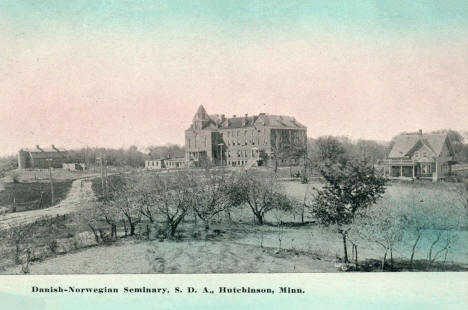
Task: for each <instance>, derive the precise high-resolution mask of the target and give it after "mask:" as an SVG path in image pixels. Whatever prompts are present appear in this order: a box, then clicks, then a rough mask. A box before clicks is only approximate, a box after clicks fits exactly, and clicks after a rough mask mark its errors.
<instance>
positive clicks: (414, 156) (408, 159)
mask: <svg viewBox="0 0 468 310" xmlns="http://www.w3.org/2000/svg"><path fill="white" fill-rule="evenodd" d="M394 142H395V143H394V145H393V147H392V149H391V151H390V153H389V155H388V157H387V159H386V160H385V174H386V175H387V176H388V177H389V178H397V179H419V178H420V179H432V180H433V181H438V180H440V179H443V178H445V177H447V176H449V175H450V174H451V170H452V169H451V166H452V164H454V160H453V158H454V153H453V150H452V146H451V144H450V140H449V139H448V136H447V134H444V133H441V134H435V133H430V134H426V133H424V134H423V133H422V130H419V132H418V133H412V134H401V135H399V136H397V137H396V138H395V141H394Z"/></svg>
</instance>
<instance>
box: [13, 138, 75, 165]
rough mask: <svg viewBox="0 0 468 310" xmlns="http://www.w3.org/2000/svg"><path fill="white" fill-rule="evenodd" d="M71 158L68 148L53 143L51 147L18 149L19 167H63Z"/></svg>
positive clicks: (37, 146)
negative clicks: (58, 146)
mask: <svg viewBox="0 0 468 310" xmlns="http://www.w3.org/2000/svg"><path fill="white" fill-rule="evenodd" d="M68 158H69V154H68V152H67V150H65V149H63V148H57V147H55V145H53V144H52V146H51V147H50V148H42V147H40V146H39V145H36V148H23V149H20V150H19V151H18V169H45V168H48V167H49V165H50V167H52V168H62V165H63V163H65V162H66V161H67V160H68Z"/></svg>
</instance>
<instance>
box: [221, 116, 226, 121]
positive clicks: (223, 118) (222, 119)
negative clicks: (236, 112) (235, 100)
mask: <svg viewBox="0 0 468 310" xmlns="http://www.w3.org/2000/svg"><path fill="white" fill-rule="evenodd" d="M225 119H226V115H224V114H221V122H224V120H225Z"/></svg>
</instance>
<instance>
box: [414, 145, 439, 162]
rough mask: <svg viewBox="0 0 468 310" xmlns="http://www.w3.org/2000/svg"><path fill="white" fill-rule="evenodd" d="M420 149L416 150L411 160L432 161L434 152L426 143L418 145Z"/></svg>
mask: <svg viewBox="0 0 468 310" xmlns="http://www.w3.org/2000/svg"><path fill="white" fill-rule="evenodd" d="M417 145H418V147H416V148H415V149H414V151H413V152H412V154H411V159H413V160H416V161H419V160H428V159H432V158H433V157H434V156H436V155H435V153H434V151H433V150H432V149H431V148H430V147H429V146H428V145H426V144H424V143H418V144H417Z"/></svg>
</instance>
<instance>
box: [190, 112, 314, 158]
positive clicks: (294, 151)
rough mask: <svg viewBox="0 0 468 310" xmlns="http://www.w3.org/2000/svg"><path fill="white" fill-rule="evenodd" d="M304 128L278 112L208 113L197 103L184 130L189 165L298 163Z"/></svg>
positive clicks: (303, 138) (301, 154) (305, 135)
mask: <svg viewBox="0 0 468 310" xmlns="http://www.w3.org/2000/svg"><path fill="white" fill-rule="evenodd" d="M306 146H307V128H306V127H305V126H304V125H302V124H300V123H299V122H297V121H296V119H295V118H294V117H290V116H281V115H268V114H265V113H260V114H259V115H253V116H249V115H247V114H245V115H244V116H236V115H233V116H232V117H230V118H226V117H225V115H224V114H221V115H218V114H216V115H208V113H206V111H205V108H204V107H203V106H200V107H199V108H198V111H197V113H196V114H195V116H194V117H193V121H192V124H191V126H190V128H189V129H187V130H186V131H185V152H186V153H185V157H186V158H185V160H186V162H187V164H188V166H200V165H203V163H204V162H209V163H211V164H214V165H218V166H221V165H226V166H247V167H250V166H263V165H268V166H272V165H275V164H277V165H280V166H285V165H297V164H299V162H300V160H301V159H302V157H303V156H304V154H305V151H306Z"/></svg>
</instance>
